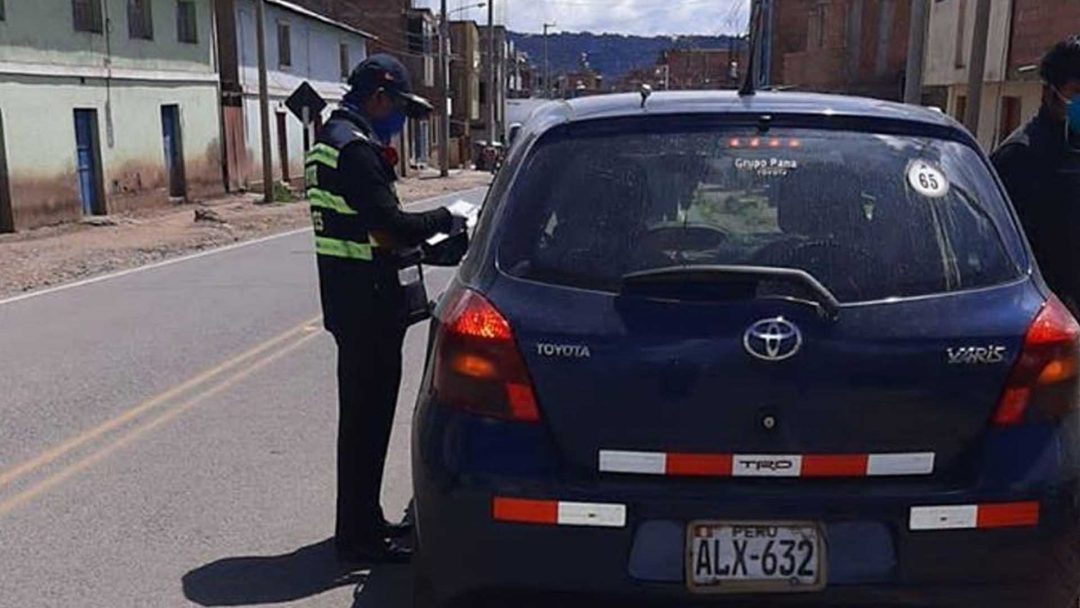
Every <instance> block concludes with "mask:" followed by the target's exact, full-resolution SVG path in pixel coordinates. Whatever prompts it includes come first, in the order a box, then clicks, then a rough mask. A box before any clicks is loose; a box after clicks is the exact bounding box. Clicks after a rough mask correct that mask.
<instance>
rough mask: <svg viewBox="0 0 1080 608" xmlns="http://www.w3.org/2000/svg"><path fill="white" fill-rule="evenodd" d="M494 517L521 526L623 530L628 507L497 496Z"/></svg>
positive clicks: (494, 503) (493, 504) (494, 504)
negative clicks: (588, 527)
mask: <svg viewBox="0 0 1080 608" xmlns="http://www.w3.org/2000/svg"><path fill="white" fill-rule="evenodd" d="M492 516H493V517H494V519H495V521H502V522H509V523H519V524H544V525H549V526H590V527H600V528H623V527H625V526H626V505H620V504H607V503H590V502H567V501H560V500H531V499H525V498H505V497H501V496H496V497H495V498H494V499H493V500H492Z"/></svg>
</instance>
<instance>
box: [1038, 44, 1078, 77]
mask: <svg viewBox="0 0 1080 608" xmlns="http://www.w3.org/2000/svg"><path fill="white" fill-rule="evenodd" d="M1039 76H1040V77H1042V80H1043V82H1045V83H1046V84H1049V85H1052V86H1055V87H1058V88H1061V87H1062V86H1063V85H1065V84H1066V83H1068V82H1071V81H1080V35H1078V36H1071V37H1069V38H1067V39H1065V40H1062V41H1061V42H1059V43H1057V44H1055V45H1054V47H1053V48H1052V49H1050V50H1049V51H1047V52H1046V55H1043V58H1042V61H1041V62H1040V63H1039Z"/></svg>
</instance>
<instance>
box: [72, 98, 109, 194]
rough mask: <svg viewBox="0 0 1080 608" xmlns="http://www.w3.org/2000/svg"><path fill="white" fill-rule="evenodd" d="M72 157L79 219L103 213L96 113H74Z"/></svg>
mask: <svg viewBox="0 0 1080 608" xmlns="http://www.w3.org/2000/svg"><path fill="white" fill-rule="evenodd" d="M75 157H76V167H77V170H76V173H77V175H78V179H79V198H80V199H81V200H82V212H83V215H102V214H104V213H105V190H104V188H103V186H102V177H101V141H100V138H99V137H98V115H97V110H86V109H81V110H75Z"/></svg>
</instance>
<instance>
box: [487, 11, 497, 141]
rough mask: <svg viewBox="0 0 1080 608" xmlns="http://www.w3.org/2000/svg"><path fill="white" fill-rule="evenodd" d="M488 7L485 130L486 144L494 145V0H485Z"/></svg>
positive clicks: (495, 94) (495, 96) (495, 95)
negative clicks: (486, 133) (486, 112)
mask: <svg viewBox="0 0 1080 608" xmlns="http://www.w3.org/2000/svg"><path fill="white" fill-rule="evenodd" d="M487 9H488V26H487V31H488V41H487V42H488V44H487V47H488V48H487V56H488V62H487V81H488V86H487V102H488V116H487V123H488V125H487V132H488V144H490V145H492V146H494V144H495V139H496V137H495V99H496V98H497V97H498V94H497V93H496V92H495V90H496V84H495V0H487Z"/></svg>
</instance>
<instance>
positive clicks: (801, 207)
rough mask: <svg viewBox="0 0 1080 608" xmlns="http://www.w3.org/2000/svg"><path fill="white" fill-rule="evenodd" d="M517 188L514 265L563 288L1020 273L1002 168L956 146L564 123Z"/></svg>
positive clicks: (992, 280)
mask: <svg viewBox="0 0 1080 608" xmlns="http://www.w3.org/2000/svg"><path fill="white" fill-rule="evenodd" d="M918 163H922V164H921V165H918V167H921V166H929V167H930V169H929V170H928V171H927V173H926V175H923V174H921V173H919V169H918V167H917V166H916V165H917V164H918ZM913 180H914V181H913ZM919 180H922V183H921V184H920V182H919ZM939 181H940V182H941V183H939ZM913 184H914V185H913ZM916 185H918V186H919V187H916ZM510 196H511V200H510V213H511V216H510V218H509V222H508V225H507V229H506V231H505V232H504V236H503V238H502V241H501V245H500V264H501V266H502V268H503V269H504V270H506V271H507V272H509V273H511V274H513V275H516V276H520V277H523V278H529V279H533V280H539V281H547V282H552V283H558V284H565V285H572V286H580V287H586V288H593V289H606V290H615V289H618V287H619V285H620V278H621V277H622V276H623V275H624V274H626V273H628V272H633V271H640V270H648V269H657V268H665V267H671V266H679V265H686V264H725V265H754V266H772V267H793V268H799V269H803V270H805V271H807V272H809V273H811V274H812V275H814V276H815V277H816V278H817V279H818V280H819V281H821V282H822V283H823V284H824V285H825V286H827V287H828V288H829V289H830V290H832V291H833V292H834V294H835V295H836V296H837V298H838V299H840V300H841V301H843V302H855V301H867V300H875V299H881V298H890V297H910V296H918V295H926V294H933V293H941V292H950V291H958V290H963V289H970V288H976V287H983V286H989V285H993V284H997V283H1001V282H1004V281H1007V280H1010V279H1012V278H1015V277H1016V276H1017V275H1018V273H1019V271H1018V269H1017V266H1016V264H1015V263H1014V262H1013V260H1011V259H1010V257H1009V255H1008V253H1007V251H1006V249H1005V246H1004V244H1003V242H1002V233H1001V230H1003V229H1007V230H1013V229H1014V228H1013V224H1012V222H1011V221H1010V220H1009V218H1008V214H1007V211H1006V207H1005V203H1004V201H1003V200H1002V198H1001V196H1000V194H999V193H998V191H997V188H996V186H995V184H994V182H993V179H992V177H991V175H990V173H989V172H988V171H987V168H986V166H985V164H984V163H983V162H982V160H981V159H980V157H979V156H978V154H977V153H976V152H975V151H974V150H972V149H970V148H968V147H967V146H965V145H963V144H960V143H957V142H952V141H943V140H936V139H925V138H915V137H899V136H892V135H880V134H873V133H864V132H844V131H829V130H808V129H790V130H781V129H773V130H772V131H770V132H769V133H767V134H759V133H756V132H754V131H751V130H747V131H743V130H731V129H728V130H723V131H720V130H709V131H700V130H699V131H678V130H676V131H671V132H627V133H617V134H587V135H575V134H574V132H573V131H564V132H562V133H559V134H556V135H551V136H548V137H547V138H545V140H542V141H541V142H539V144H538V146H537V147H536V149H535V150H534V152H533V153H532V156H531V158H530V159H529V160H528V161H527V164H526V167H525V169H524V170H523V171H522V173H521V174H520V176H519V178H518V182H517V184H516V185H515V186H514V187H513V189H512V191H511V195H510ZM1003 227H1004V228H1003Z"/></svg>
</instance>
